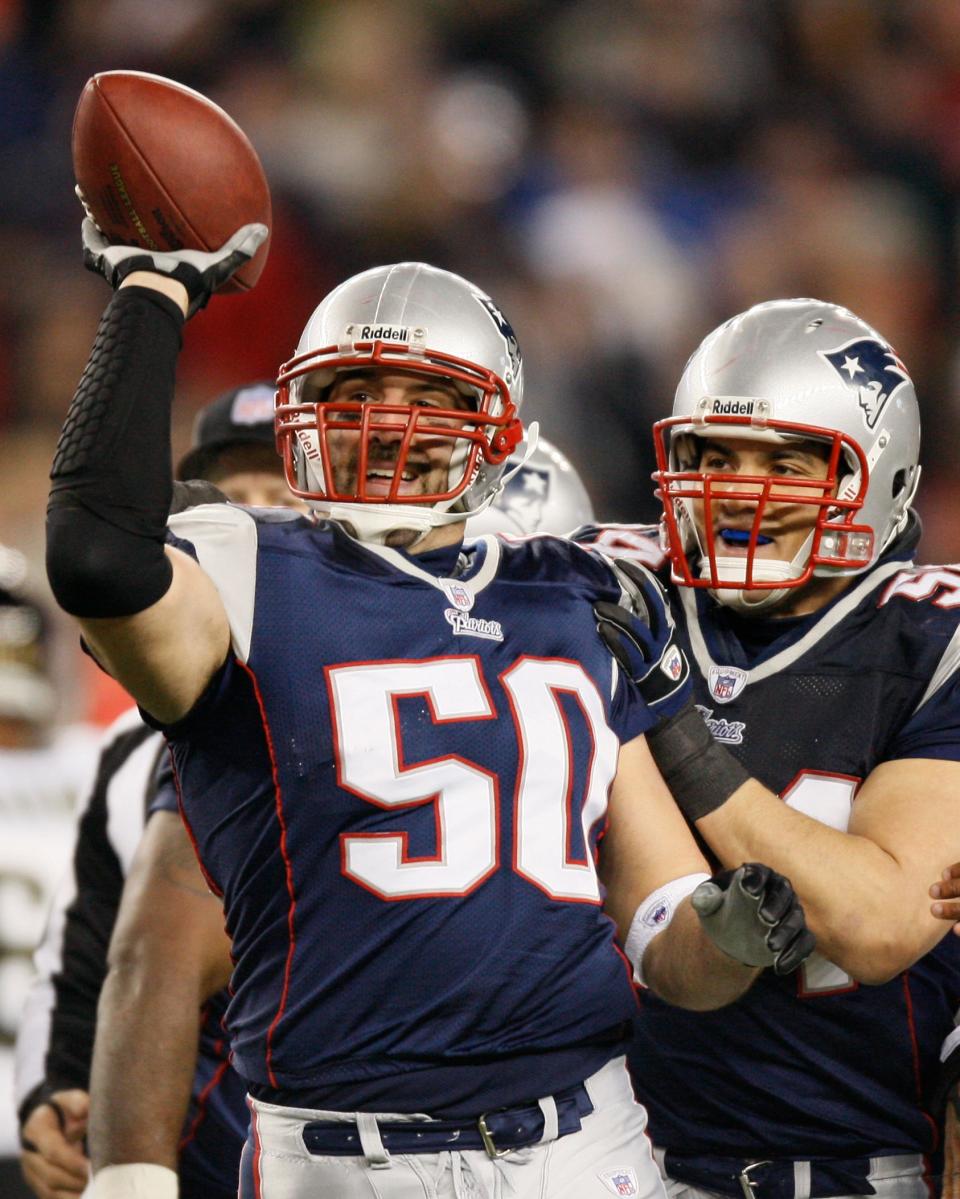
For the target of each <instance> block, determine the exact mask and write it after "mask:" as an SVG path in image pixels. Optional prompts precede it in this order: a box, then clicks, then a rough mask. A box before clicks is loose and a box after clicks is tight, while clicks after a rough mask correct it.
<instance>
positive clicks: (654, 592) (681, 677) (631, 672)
mask: <svg viewBox="0 0 960 1199" xmlns="http://www.w3.org/2000/svg"><path fill="white" fill-rule="evenodd" d="M613 565H614V569H615V571H616V573H617V577H618V579H619V580H620V586H621V589H622V592H623V596H622V600H621V602H620V603H619V604H611V603H607V602H606V601H603V600H601V601H599V602H598V603H596V604H594V605H593V613H594V615H595V616H596V618H597V632H598V633H599V634H600V637H601V639H602V641H603V643H604V644H605V645H606V647H607V649H608V650H609V651H610V653H611V654H613V656H614V658H616V660H617V662H618V663H619V665H620V668H621V670H622V671H623V672H624V674H625V675H626V676H627V678H628V679H630V680H631V682H633V683H634V685H635V686H636V687H637V688H638V690H639V691H640V694H641V695H642V696H643V699H644V701H645V702H646V704H647V707H649V708H650V709H651V710H652V711H653V712H654V713H655V714H656V715H657V716H660V717H666V716H672V715H674V714H675V713H676V712H677V711H679V709H680V708H681V707H682V706H683V704H684V702H685V701H686V699H687V696H688V693H689V681H690V666H689V664H688V662H687V658H686V655H685V654H684V652H683V650H682V649H681V648H680V646H679V645H678V644H677V642H676V640H675V627H674V623H673V618H672V617H671V615H670V608H669V605H668V602H667V596H666V593H665V592H664V590H663V588H662V587H661V586H660V584H659V582H658V581H657V580H656V578H655V577H654V576H653V575H652V574H651V573H650V571H648V570H647V569H646V568H645V567H643V566H640V565H639V564H638V563H636V562H629V561H627V559H625V558H617V559H616V561H615V562H614V564H613Z"/></svg>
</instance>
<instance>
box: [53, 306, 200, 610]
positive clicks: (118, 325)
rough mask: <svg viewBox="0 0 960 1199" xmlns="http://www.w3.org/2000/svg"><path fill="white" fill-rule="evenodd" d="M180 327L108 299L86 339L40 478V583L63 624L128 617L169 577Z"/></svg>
mask: <svg viewBox="0 0 960 1199" xmlns="http://www.w3.org/2000/svg"><path fill="white" fill-rule="evenodd" d="M182 327H183V316H182V314H181V312H180V309H179V308H178V307H177V305H176V304H174V303H173V301H172V300H169V299H168V298H167V297H166V296H162V295H160V294H159V293H157V292H154V291H151V290H150V289H148V288H140V287H129V288H124V289H122V290H121V291H118V292H117V293H116V294H115V295H114V297H113V299H112V300H111V301H110V304H109V305H108V307H107V310H106V312H105V313H104V314H103V318H102V319H101V321H100V328H99V329H98V331H97V336H96V340H95V341H94V344H93V349H92V351H91V353H90V359H89V361H88V362H87V366H86V369H85V370H84V372H83V376H82V378H81V380H80V384H79V386H78V387H77V392H76V395H75V396H74V398H73V403H72V404H71V405H70V411H69V412H68V413H67V419H66V422H65V424H64V426H63V431H62V432H61V434H60V441H59V444H58V446H57V453H56V457H55V458H54V462H53V467H52V469H51V472H50V477H51V480H52V487H51V492H50V500H49V503H48V506H47V574H48V577H49V579H50V586H51V587H52V589H53V593H54V595H55V596H56V598H57V601H58V602H59V603H60V605H61V607H63V608H64V609H65V610H66V611H67V612H70V613H72V614H73V615H74V616H87V617H104V616H130V615H133V613H135V612H142V611H143V610H144V609H145V608H149V607H150V605H151V604H154V603H156V601H157V600H158V599H160V597H161V596H162V595H164V594H165V592H166V591H167V589H168V588H169V586H170V581H171V578H172V571H171V568H170V564H169V562H168V561H167V558H166V555H165V554H164V550H163V542H164V533H165V529H166V523H167V513H168V512H169V510H170V501H171V496H172V494H173V470H172V464H171V453H170V408H171V404H172V401H173V388H174V376H175V371H176V362H177V356H178V354H179V351H180V345H181V330H182Z"/></svg>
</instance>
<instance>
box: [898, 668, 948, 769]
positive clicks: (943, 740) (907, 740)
mask: <svg viewBox="0 0 960 1199" xmlns="http://www.w3.org/2000/svg"><path fill="white" fill-rule="evenodd" d="M884 757H885V758H886V759H887V761H895V760H896V759H898V758H940V759H942V760H944V761H947V762H960V670H958V669H955V670H954V672H953V673H952V674H951V675H950V676H949V677H948V678H947V679H946V681H945V682H943V683H942V684H941V685H940V687H938V688H937V690H936V691H934V692H933V693H932V694H928V696H926V697H924V699H923V700H922V701H921V703H920V705H919V706H918V707H917V709H916V710H915V711H914V712H913V714H912V715H911V716H910V718H909V719H908V720H907V722H906V724H904V726H903V727H902V728H901V729H900V731H899V732H898V733H897V735H896V736H895V737H894V739H893V741H892V743H891V744H890V746H889V747H888V748H887V751H886V752H885V753H884Z"/></svg>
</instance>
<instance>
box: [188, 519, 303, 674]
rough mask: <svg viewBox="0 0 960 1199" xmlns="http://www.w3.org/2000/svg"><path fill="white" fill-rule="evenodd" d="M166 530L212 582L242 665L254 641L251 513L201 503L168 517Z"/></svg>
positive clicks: (255, 534)
mask: <svg viewBox="0 0 960 1199" xmlns="http://www.w3.org/2000/svg"><path fill="white" fill-rule="evenodd" d="M296 515H297V514H296V513H291V516H294V517H295V516H296ZM167 527H168V530H169V534H172V536H171V537H170V540H171V542H172V544H173V545H174V546H176V547H177V548H182V549H183V550H185V551H186V552H187V553H190V554H192V556H193V557H195V558H196V560H197V562H199V564H200V565H201V566H202V567H203V569H204V571H205V572H206V574H207V575H209V577H210V579H211V580H212V581H213V584H214V586H215V587H216V589H217V591H218V592H219V593H220V599H221V601H222V602H223V606H224V609H225V610H226V613H227V617H228V619H229V621H230V635H231V641H232V644H233V649H234V652H235V653H236V655H237V657H238V658H239V659H240V661H241V662H246V660H247V658H248V657H249V655H250V643H251V640H252V638H253V611H254V602H255V599H256V583H257V550H258V546H259V530H258V521H257V519H256V514H255V512H254V510H252V509H249V508H242V507H240V506H239V505H237V504H201V505H199V506H198V507H196V508H188V509H187V510H186V511H185V512H179V513H177V514H176V515H175V516H171V517H170V519H169V521H168V523H167Z"/></svg>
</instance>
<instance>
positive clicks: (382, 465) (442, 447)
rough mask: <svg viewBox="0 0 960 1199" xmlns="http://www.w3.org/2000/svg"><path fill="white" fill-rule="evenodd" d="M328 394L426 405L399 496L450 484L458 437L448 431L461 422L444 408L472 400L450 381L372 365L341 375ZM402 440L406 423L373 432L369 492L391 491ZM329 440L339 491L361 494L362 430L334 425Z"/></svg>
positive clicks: (460, 408) (463, 406)
mask: <svg viewBox="0 0 960 1199" xmlns="http://www.w3.org/2000/svg"><path fill="white" fill-rule="evenodd" d="M309 382H310V381H309V379H308V380H307V387H306V388H305V393H306V392H307V391H309ZM324 398H325V400H326V401H328V402H336V401H341V402H342V401H351V402H353V403H361V404H367V403H369V404H394V405H398V406H401V407H411V408H412V407H416V408H421V409H424V410H425V411H426V413H427V415H426V416H424V417H421V418H420V421H419V423H418V429H419V430H423V431H422V432H417V433H416V434H415V436H414V437H413V440H412V441H411V443H410V448H409V451H408V453H407V457H406V461H405V463H404V468H403V477H402V479H401V482H400V486H399V489H398V495H399V496H401V497H403V496H418V495H436V494H440V493H443V492H445V491H447V490H448V489H449V486H450V484H449V481H448V477H449V467H450V460H451V456H452V454H453V449H454V444H455V440H456V439H455V438H452V437H450V436H449V435H446V436H445V435H444V431H445V430H449V429H458V428H462V427H463V422H462V421H457V420H450V419H449V418H448V419H444V416H443V412H444V410H447V411H449V410H450V409H453V410H455V411H457V412H466V411H470V409H471V405H470V403H469V401H468V400H467V399H466V398H465V397H464V396H463V395H462V394H461V393H460V392H459V391H458V390H457V388H456V387H455V386H454V385H453V384H452V383H450V382H447V381H446V380H444V379H442V378H438V377H437V376H435V375H429V374H421V373H419V372H416V371H399V370H396V369H395V368H394V367H385V368H372V369H370V370H364V371H358V372H356V373H352V372H351V373H349V374H343V375H340V376H339V377H338V378H337V379H336V380H335V382H334V383H333V386H332V387H331V388H330V391H329V393H328V394H327V395H326V396H325V397H324ZM434 413H436V415H433V414H434ZM426 425H429V429H427V428H426V427H425V426H426ZM402 440H403V429H402V428H397V429H374V430H372V431H371V434H370V440H369V446H368V450H367V462H366V478H365V480H364V487H363V494H364V496H365V497H367V498H374V497H377V496H380V495H382V496H386V495H388V494H389V492H390V489H391V486H392V484H393V481H394V470H395V467H396V464H397V460H398V457H399V453H400V445H401V442H402ZM328 443H329V446H330V458H331V466H332V468H333V476H334V477H333V485H334V488H335V490H336V491H337V492H339V493H340V494H341V495H356V494H358V480H357V470H358V467H359V462H360V432H359V430H356V429H342V430H338V429H336V428H331V430H330V433H329V436H328ZM461 444H463V443H461Z"/></svg>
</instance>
